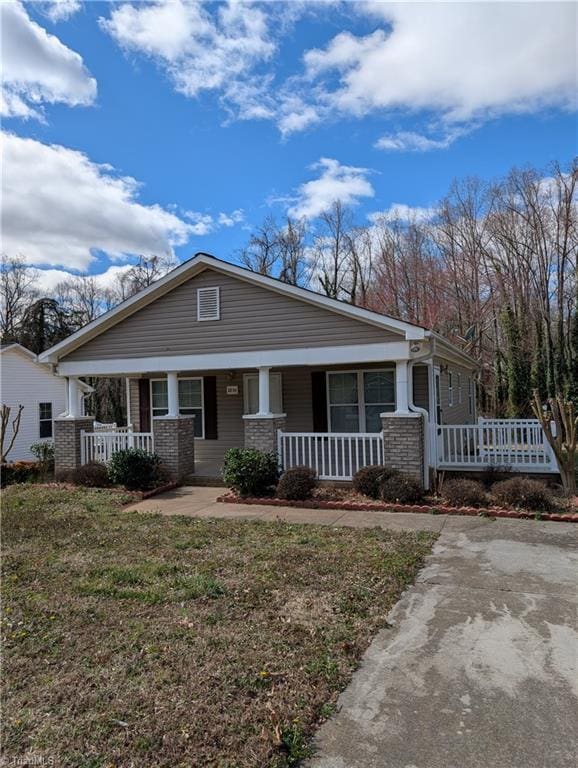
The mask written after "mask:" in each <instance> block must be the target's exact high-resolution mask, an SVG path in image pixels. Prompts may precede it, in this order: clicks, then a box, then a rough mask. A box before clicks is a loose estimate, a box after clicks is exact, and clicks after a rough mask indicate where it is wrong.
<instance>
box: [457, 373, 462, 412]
mask: <svg viewBox="0 0 578 768" xmlns="http://www.w3.org/2000/svg"><path fill="white" fill-rule="evenodd" d="M456 376H457V379H458V403H459V404H460V405H461V404H462V374H461V373H458V374H456Z"/></svg>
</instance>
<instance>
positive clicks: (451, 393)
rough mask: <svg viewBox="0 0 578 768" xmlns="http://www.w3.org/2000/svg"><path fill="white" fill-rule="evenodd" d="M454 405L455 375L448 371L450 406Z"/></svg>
mask: <svg viewBox="0 0 578 768" xmlns="http://www.w3.org/2000/svg"><path fill="white" fill-rule="evenodd" d="M453 404H454V375H453V373H452V372H451V371H448V405H453Z"/></svg>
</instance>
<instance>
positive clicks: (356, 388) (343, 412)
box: [327, 369, 395, 432]
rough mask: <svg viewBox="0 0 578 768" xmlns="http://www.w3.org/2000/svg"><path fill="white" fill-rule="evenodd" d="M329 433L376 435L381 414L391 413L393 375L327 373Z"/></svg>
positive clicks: (344, 372)
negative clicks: (373, 433) (367, 433)
mask: <svg viewBox="0 0 578 768" xmlns="http://www.w3.org/2000/svg"><path fill="white" fill-rule="evenodd" d="M327 400H328V409H329V429H330V431H331V432H380V431H381V419H380V417H379V415H380V414H381V413H383V412H384V411H395V371H394V370H392V369H387V370H379V371H343V372H338V373H333V372H328V373H327Z"/></svg>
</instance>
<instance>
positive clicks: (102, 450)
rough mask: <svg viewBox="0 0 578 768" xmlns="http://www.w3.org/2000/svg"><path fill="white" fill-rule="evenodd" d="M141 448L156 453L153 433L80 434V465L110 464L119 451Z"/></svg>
mask: <svg viewBox="0 0 578 768" xmlns="http://www.w3.org/2000/svg"><path fill="white" fill-rule="evenodd" d="M127 448H140V449H141V450H143V451H146V452H147V453H153V452H154V439H153V433H152V432H127V431H124V432H119V431H116V432H85V431H84V430H82V432H81V433H80V463H81V464H88V462H90V461H98V462H100V463H101V464H108V462H109V461H110V457H111V456H112V454H113V453H116V452H117V451H123V450H126V449H127Z"/></svg>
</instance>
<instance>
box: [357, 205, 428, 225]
mask: <svg viewBox="0 0 578 768" xmlns="http://www.w3.org/2000/svg"><path fill="white" fill-rule="evenodd" d="M435 215H436V209H435V208H427V207H422V206H419V205H407V204H406V203H392V204H391V205H390V206H389V208H386V209H385V210H384V211H374V212H373V213H370V214H369V215H368V217H367V218H368V219H369V221H371V222H372V223H374V224H375V223H376V222H378V221H386V222H391V221H406V222H411V223H416V224H421V223H423V222H426V221H431V219H433V218H434V216H435Z"/></svg>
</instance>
